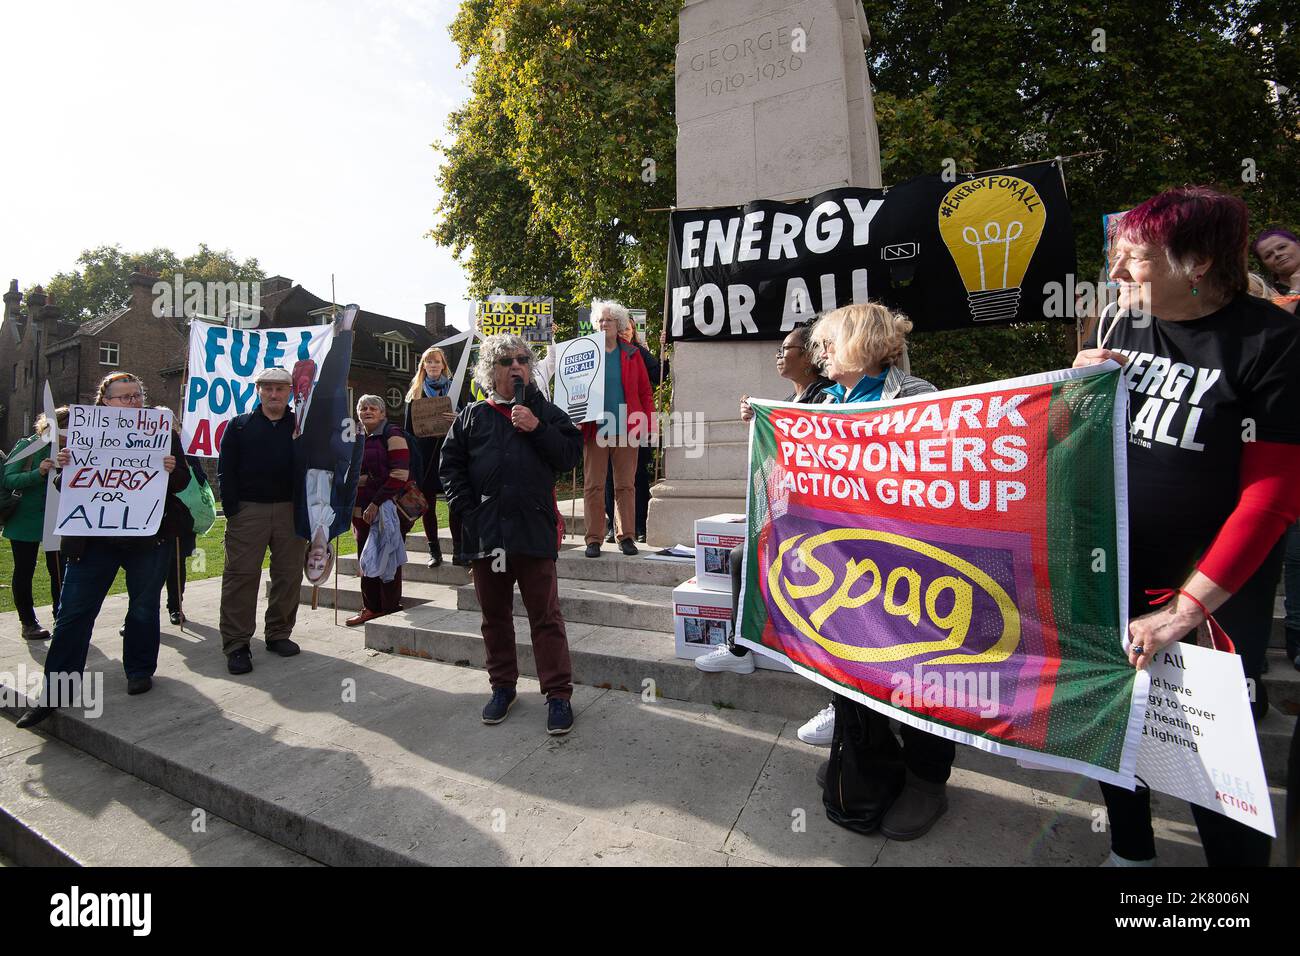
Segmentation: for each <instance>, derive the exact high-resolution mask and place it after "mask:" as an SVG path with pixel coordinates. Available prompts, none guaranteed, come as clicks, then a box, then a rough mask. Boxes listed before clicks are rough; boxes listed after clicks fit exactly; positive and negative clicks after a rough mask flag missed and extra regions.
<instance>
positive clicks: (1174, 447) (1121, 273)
mask: <svg viewBox="0 0 1300 956" xmlns="http://www.w3.org/2000/svg"><path fill="white" fill-rule="evenodd" d="M1263 238H1265V237H1261V239H1263ZM1246 249H1247V213H1246V207H1245V204H1244V203H1242V201H1241V200H1239V199H1236V198H1234V197H1231V196H1226V195H1223V194H1220V193H1217V192H1214V191H1213V190H1210V189H1207V188H1204V187H1187V188H1180V189H1171V190H1168V191H1166V192H1163V193H1160V194H1159V195H1157V196H1154V197H1152V198H1151V199H1148V200H1146V201H1145V202H1143V203H1142V204H1141V205H1139V206H1137V207H1136V208H1134V209H1133V210H1131V211H1130V212H1128V213H1127V214H1126V215H1125V216H1124V218H1123V220H1122V221H1121V222H1120V224H1119V227H1118V232H1117V236H1116V244H1115V258H1114V260H1113V263H1112V267H1111V278H1112V279H1114V280H1116V281H1117V282H1119V283H1120V311H1119V313H1118V315H1117V316H1116V318H1115V320H1114V321H1113V322H1110V323H1104V324H1103V326H1102V327H1101V328H1099V330H1098V331H1099V334H1100V339H1099V341H1098V342H1095V343H1093V342H1090V343H1087V344H1088V346H1089V347H1088V348H1085V349H1084V350H1083V351H1081V352H1080V353H1079V355H1078V356H1077V357H1076V359H1075V363H1074V364H1075V365H1076V367H1082V366H1086V365H1092V364H1095V363H1098V362H1102V361H1105V360H1107V359H1113V360H1115V361H1117V362H1119V363H1120V364H1126V365H1128V366H1129V369H1128V373H1127V374H1126V376H1125V382H1126V384H1127V385H1128V387H1129V390H1130V393H1131V395H1132V400H1133V408H1132V410H1131V412H1130V419H1129V420H1130V423H1131V424H1130V426H1129V427H1130V434H1129V444H1128V498H1129V566H1128V569H1129V584H1130V587H1129V606H1130V608H1132V609H1134V613H1137V611H1138V609H1141V608H1144V607H1146V606H1148V605H1149V604H1150V603H1151V601H1152V600H1153V599H1152V598H1151V597H1149V593H1150V592H1151V591H1162V592H1164V591H1169V590H1172V589H1176V592H1175V593H1174V594H1173V596H1172V598H1171V599H1169V600H1168V601H1167V602H1166V603H1165V604H1164V605H1163V606H1161V607H1160V608H1159V609H1158V610H1155V611H1152V612H1150V613H1147V614H1142V615H1140V616H1137V617H1135V618H1134V619H1133V620H1132V621H1131V622H1130V624H1129V633H1128V641H1129V660H1130V662H1131V663H1133V664H1134V666H1136V667H1139V668H1145V667H1146V666H1147V665H1148V664H1149V663H1150V662H1151V661H1152V660H1153V659H1155V657H1156V655H1157V654H1158V653H1159V652H1160V651H1161V650H1162V649H1163V648H1164V647H1166V646H1168V645H1169V644H1171V643H1173V642H1175V641H1179V640H1185V639H1188V638H1190V637H1191V636H1192V633H1193V631H1194V630H1195V629H1196V628H1197V627H1198V626H1199V625H1201V624H1202V623H1203V622H1204V621H1205V620H1206V618H1207V615H1209V614H1216V616H1217V617H1218V618H1219V620H1220V623H1222V624H1223V626H1224V628H1225V629H1226V630H1227V632H1228V634H1229V635H1231V634H1232V626H1231V625H1230V624H1229V623H1228V621H1229V620H1231V619H1232V617H1233V616H1234V613H1241V612H1242V610H1243V609H1241V608H1240V603H1239V602H1238V597H1240V596H1241V595H1238V596H1237V597H1234V595H1236V594H1237V592H1239V591H1240V590H1241V589H1242V588H1243V586H1244V585H1246V583H1247V582H1248V580H1249V579H1250V578H1251V576H1252V575H1253V574H1254V573H1255V571H1256V569H1257V568H1258V567H1259V566H1260V564H1261V562H1262V561H1263V560H1264V559H1265V556H1266V555H1268V553H1269V552H1270V550H1271V549H1272V548H1273V547H1274V545H1275V544H1276V543H1277V540H1278V538H1279V537H1280V536H1281V535H1282V533H1283V531H1285V530H1286V528H1287V526H1288V525H1290V524H1292V523H1294V522H1295V520H1296V518H1297V516H1298V515H1300V484H1297V482H1296V481H1295V475H1297V474H1300V325H1297V324H1296V321H1295V318H1294V317H1293V316H1291V315H1289V314H1287V313H1285V312H1283V311H1282V310H1281V309H1278V308H1277V307H1276V306H1274V305H1273V304H1271V303H1270V302H1267V301H1265V300H1263V299H1259V298H1255V297H1252V296H1250V295H1248V294H1247V291H1246V289H1247V284H1246ZM1270 261H1274V262H1277V261H1278V260H1277V259H1276V258H1273V259H1272V260H1270ZM1143 285H1145V286H1146V287H1147V288H1148V289H1149V296H1148V297H1149V304H1148V307H1147V308H1146V309H1145V310H1144V311H1145V312H1146V313H1147V316H1145V317H1144V318H1143V320H1142V321H1134V320H1132V319H1130V318H1128V313H1127V310H1128V309H1130V308H1135V307H1136V305H1137V296H1138V292H1139V289H1140V287H1141V286H1143ZM1152 316H1153V317H1154V318H1152ZM1161 369H1164V370H1166V371H1165V373H1164V374H1161V373H1160V370H1161ZM1171 369H1186V370H1187V374H1188V375H1189V376H1192V377H1194V379H1195V381H1194V382H1193V381H1192V379H1191V378H1188V379H1184V380H1183V384H1182V387H1179V388H1177V389H1176V390H1173V391H1171V388H1170V383H1171V382H1175V381H1177V380H1175V379H1174V378H1172V377H1171V373H1170V372H1169V371H1168V370H1171ZM1188 385H1191V388H1188V387H1187V386H1188ZM1161 408H1163V409H1164V411H1163V412H1162V413H1161V418H1160V422H1161V425H1160V431H1159V434H1156V433H1155V432H1154V429H1155V411H1157V410H1159V409H1161ZM1243 428H1249V429H1250V430H1251V433H1250V436H1249V438H1250V440H1245V441H1243V437H1244V435H1243ZM1164 435H1170V436H1176V437H1175V440H1173V441H1167V440H1165V439H1164V438H1163V437H1161V436H1164ZM1155 600H1159V597H1157V598H1156V599H1155ZM1234 604H1236V605H1237V607H1234ZM1247 604H1249V602H1247ZM1251 610H1252V608H1251V607H1250V606H1247V607H1246V608H1244V611H1245V612H1247V613H1249V612H1250V611H1251ZM1216 612H1217V613H1216ZM1238 649H1239V651H1240V652H1241V653H1242V655H1243V658H1244V661H1243V663H1246V662H1248V661H1249V659H1250V656H1251V653H1252V649H1251V648H1249V647H1240V646H1239V648H1238ZM1248 676H1250V675H1249V672H1248ZM1101 789H1102V793H1103V795H1104V797H1105V800H1106V807H1107V811H1108V817H1109V828H1110V834H1111V850H1112V852H1111V856H1110V859H1109V861H1108V862H1109V863H1111V864H1113V865H1120V866H1141V865H1151V864H1153V863H1154V860H1155V839H1154V834H1153V832H1152V828H1151V805H1150V801H1151V794H1150V791H1149V790H1148V789H1147V788H1146V787H1143V786H1139V787H1138V789H1137V790H1136V791H1129V790H1125V789H1123V788H1121V787H1116V786H1111V785H1109V784H1102V787H1101ZM1191 809H1192V815H1193V817H1194V818H1195V820H1196V825H1197V829H1198V831H1199V832H1200V836H1201V844H1202V846H1203V847H1204V849H1205V855H1206V860H1207V861H1208V862H1209V864H1210V865H1211V866H1231V865H1256V866H1263V865H1267V864H1268V860H1269V854H1270V849H1271V842H1272V841H1271V840H1270V838H1269V837H1267V836H1266V835H1264V834H1262V833H1260V832H1259V831H1257V830H1255V829H1253V828H1251V827H1248V826H1246V825H1244V824H1241V823H1237V822H1236V821H1234V820H1232V819H1231V818H1229V817H1227V816H1224V815H1222V814H1219V813H1215V812H1214V811H1212V810H1208V809H1205V808H1203V807H1199V806H1193V807H1192V808H1191Z"/></svg>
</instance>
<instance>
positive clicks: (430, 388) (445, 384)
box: [402, 345, 457, 568]
mask: <svg viewBox="0 0 1300 956" xmlns="http://www.w3.org/2000/svg"><path fill="white" fill-rule="evenodd" d="M450 394H451V366H450V364H449V363H448V362H447V355H446V353H445V352H443V350H442V349H440V348H438V346H436V345H431V346H430V347H429V348H427V349H425V350H424V354H423V355H421V356H420V364H419V366H418V367H417V368H416V370H415V377H414V378H412V379H411V387H410V389H408V390H407V393H406V420H405V421H404V422H403V423H402V424H403V430H404V431H405V432H406V434H407V437H408V439H409V440H410V441H412V442H414V443H415V447H416V449H417V450H418V451H419V453H420V461H421V463H422V465H421V467H422V468H423V471H424V473H423V474H420V475H416V476H415V479H416V481H417V482H418V483H419V485H420V491H421V492H423V493H424V497H425V499H426V500H427V501H428V502H429V510H427V511H426V512H425V513H424V517H423V518H422V519H421V522H422V523H423V525H424V536H425V538H427V539H428V541H429V567H431V568H436V567H437V566H438V565H440V564H442V546H441V545H440V544H439V543H438V508H437V498H438V495H440V494H443V490H442V482H441V481H440V480H439V479H438V459H439V457H440V456H441V454H442V443H443V441H444V440H445V438H446V433H445V432H444V434H443V435H442V436H440V437H438V438H420V437H417V436H416V434H415V422H414V420H413V415H412V413H411V403H412V402H414V401H415V400H416V399H420V398H445V397H447V396H448V395H450ZM455 419H456V415H455V413H454V412H450V411H449V412H446V413H444V414H443V422H444V424H445V426H446V427H448V428H450V427H451V423H452V422H453V421H455ZM451 530H452V538H453V539H454V538H456V537H457V535H456V528H455V527H454V526H453V527H452V529H451Z"/></svg>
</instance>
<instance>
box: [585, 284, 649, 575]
mask: <svg viewBox="0 0 1300 956" xmlns="http://www.w3.org/2000/svg"><path fill="white" fill-rule="evenodd" d="M591 316H592V319H593V321H595V323H596V327H597V328H599V329H600V331H602V332H604V333H605V410H604V411H605V417H604V420H603V421H601V422H600V423H599V425H598V424H597V423H596V422H585V423H583V426H582V435H583V451H582V472H583V478H582V485H583V487H582V492H583V502H582V505H583V507H582V512H583V517H584V522H585V524H586V540H587V551H586V554H587V557H589V558H598V557H600V542H601V532H602V531H603V530H604V527H605V518H606V514H605V510H604V502H603V501H602V500H601V492H602V490H603V489H602V485H603V484H604V480H605V469H606V467H607V466H608V465H609V464H610V463H611V462H612V463H613V467H614V506H615V507H614V516H613V517H614V533H615V536H616V537H617V538H618V540H619V550H620V551H622V552H623V553H624V554H636V553H637V546H636V544H634V543H633V540H632V539H633V538H634V537H635V535H636V485H635V479H634V473H635V471H636V462H637V448H638V447H639V446H640V445H641V444H643V443H644V442H646V441H648V440H649V435H650V427H651V423H652V420H651V416H652V415H653V414H654V399H653V396H652V395H651V393H650V376H649V373H648V372H647V371H646V367H645V362H644V361H643V360H642V358H641V353H640V352H639V351H638V350H637V348H636V347H635V346H633V345H629V344H627V343H626V342H622V341H620V340H619V338H618V334H619V332H620V331H622V330H624V329H627V328H630V327H631V325H632V317H631V316H630V315H629V314H628V311H627V309H626V308H624V307H623V306H621V305H619V304H618V303H617V302H605V301H597V302H594V303H592V306H591Z"/></svg>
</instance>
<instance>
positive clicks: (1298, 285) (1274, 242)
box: [1253, 229, 1300, 295]
mask: <svg viewBox="0 0 1300 956" xmlns="http://www.w3.org/2000/svg"><path fill="white" fill-rule="evenodd" d="M1253 248H1254V250H1255V255H1256V256H1258V257H1259V261H1260V263H1262V264H1263V266H1264V268H1265V269H1267V270H1268V271H1269V272H1270V273H1271V274H1272V276H1273V287H1274V289H1275V290H1276V291H1277V292H1279V293H1281V294H1282V295H1300V239H1297V238H1296V236H1295V234H1294V233H1292V232H1288V231H1287V230H1286V229H1267V230H1265V231H1264V232H1261V233H1260V234H1259V235H1258V236H1256V237H1255V242H1254V243H1253Z"/></svg>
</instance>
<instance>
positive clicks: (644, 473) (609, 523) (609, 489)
mask: <svg viewBox="0 0 1300 956" xmlns="http://www.w3.org/2000/svg"><path fill="white" fill-rule="evenodd" d="M618 337H619V339H620V340H621V341H623V342H626V343H627V344H628V345H632V346H635V347H636V350H637V351H638V352H640V353H641V361H643V362H644V363H645V368H646V374H647V375H648V376H649V378H650V394H651V396H652V399H651V405H652V406H653V395H654V390H655V389H656V388H657V387H658V385H659V360H658V359H657V358H655V357H654V353H653V352H651V351H650V350H649V349H648V348H646V344H645V340H644V338H642V336H641V333H640V332H638V331H637V329H636V327H635V325H633V324H631V323H629V324H628V327H627V328H626V329H623V330H622V331H621V332H619V333H618ZM653 462H654V442H653V440H652V441H649V442H645V443H643V444H641V445H639V446H638V447H637V454H636V470H635V471H634V472H633V475H632V485H633V489H634V491H635V492H636V495H635V498H636V540H637V541H638V542H641V543H644V542H645V539H646V519H647V518H648V517H649V515H650V470H651V465H652V463H653ZM616 540H617V539H616V538H615V536H614V462H613V460H612V459H611V461H610V463H609V464H608V465H607V466H606V468H605V543H606V544H614V542H615V541H616Z"/></svg>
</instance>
